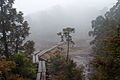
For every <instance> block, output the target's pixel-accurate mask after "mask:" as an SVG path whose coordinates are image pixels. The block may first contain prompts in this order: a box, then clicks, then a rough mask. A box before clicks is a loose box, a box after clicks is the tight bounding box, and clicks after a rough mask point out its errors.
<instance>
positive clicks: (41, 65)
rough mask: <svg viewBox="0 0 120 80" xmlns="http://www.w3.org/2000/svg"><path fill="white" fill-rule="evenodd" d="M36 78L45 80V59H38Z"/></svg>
mask: <svg viewBox="0 0 120 80" xmlns="http://www.w3.org/2000/svg"><path fill="white" fill-rule="evenodd" d="M36 80H46V66H45V61H39V64H38V72H37V78H36Z"/></svg>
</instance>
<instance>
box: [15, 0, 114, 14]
mask: <svg viewBox="0 0 120 80" xmlns="http://www.w3.org/2000/svg"><path fill="white" fill-rule="evenodd" d="M115 2H116V0H16V1H15V4H14V7H15V8H17V10H18V11H22V12H23V13H24V14H25V15H27V14H30V13H35V12H38V11H41V10H46V9H49V8H50V7H53V6H56V5H59V6H62V7H69V6H79V7H82V8H86V7H95V8H97V9H102V8H104V7H108V6H110V5H113V4H114V3H115Z"/></svg>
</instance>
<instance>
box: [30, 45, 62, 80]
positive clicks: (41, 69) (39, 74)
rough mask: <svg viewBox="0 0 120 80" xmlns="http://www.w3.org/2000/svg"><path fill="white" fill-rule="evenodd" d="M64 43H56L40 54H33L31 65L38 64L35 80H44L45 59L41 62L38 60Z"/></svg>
mask: <svg viewBox="0 0 120 80" xmlns="http://www.w3.org/2000/svg"><path fill="white" fill-rule="evenodd" d="M63 44H64V43H58V44H57V45H55V46H53V47H52V48H50V49H47V50H44V51H42V52H37V53H35V54H33V55H32V56H33V63H37V64H38V72H37V77H36V80H46V62H45V59H43V60H42V61H41V60H39V59H40V58H41V57H42V56H43V55H44V54H46V53H48V52H50V51H51V50H53V49H55V48H57V47H58V46H60V45H63Z"/></svg>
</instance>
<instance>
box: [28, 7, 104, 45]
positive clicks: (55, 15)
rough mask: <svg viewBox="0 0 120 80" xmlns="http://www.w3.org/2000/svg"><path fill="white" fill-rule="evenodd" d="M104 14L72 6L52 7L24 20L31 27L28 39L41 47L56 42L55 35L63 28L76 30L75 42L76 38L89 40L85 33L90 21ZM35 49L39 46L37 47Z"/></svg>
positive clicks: (95, 10)
mask: <svg viewBox="0 0 120 80" xmlns="http://www.w3.org/2000/svg"><path fill="white" fill-rule="evenodd" d="M104 12H105V11H99V10H97V9H95V8H92V7H90V8H79V7H74V6H72V7H66V8H63V7H61V6H54V7H51V8H50V9H47V10H44V11H40V12H37V13H33V14H30V15H27V16H26V19H27V21H28V22H29V23H30V24H29V25H30V26H31V31H30V32H31V35H30V39H34V41H35V42H36V43H37V44H41V45H43V46H44V45H46V43H47V45H49V44H52V41H54V42H57V41H58V39H56V37H57V35H56V33H57V32H59V30H61V29H63V28H65V27H73V28H75V29H76V34H74V35H75V36H74V38H75V40H78V39H80V38H79V37H78V36H80V37H81V38H83V39H89V38H88V37H89V36H88V34H87V33H86V32H88V31H89V30H90V29H91V28H90V26H91V20H92V19H94V18H95V17H96V16H97V15H99V14H101V13H104ZM88 13H89V14H88ZM38 36H39V37H38ZM37 44H36V45H37ZM37 47H40V46H39V45H37Z"/></svg>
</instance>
